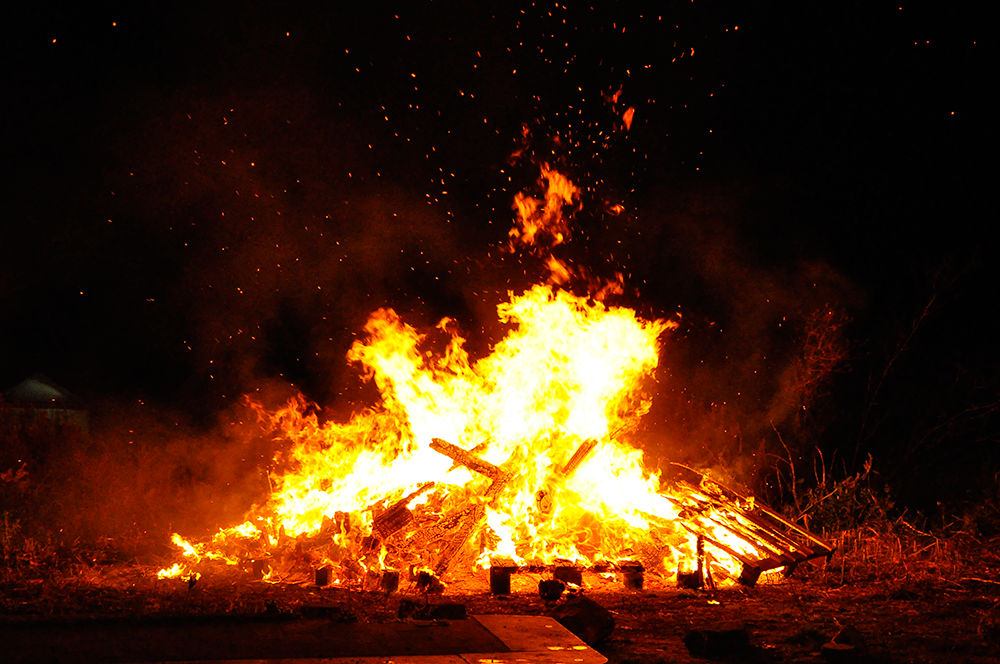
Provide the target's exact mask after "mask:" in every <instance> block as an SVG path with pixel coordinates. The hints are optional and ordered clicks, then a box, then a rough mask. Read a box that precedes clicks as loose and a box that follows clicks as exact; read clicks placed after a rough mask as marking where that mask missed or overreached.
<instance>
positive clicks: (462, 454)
mask: <svg viewBox="0 0 1000 664" xmlns="http://www.w3.org/2000/svg"><path fill="white" fill-rule="evenodd" d="M430 448H431V449H432V450H434V451H435V452H439V453H440V454H443V455H445V456H446V457H449V458H450V459H451V460H452V461H454V462H455V463H457V464H458V465H460V466H464V467H466V468H468V469H469V470H474V471H476V472H477V473H479V474H480V475H485V476H486V477H488V478H490V479H491V480H493V482H494V483H496V482H497V481H498V480H501V479H506V473H504V471H503V470H501V468H500V467H499V466H494V465H493V464H492V463H490V462H489V461H486V460H485V459H481V458H479V457H478V456H476V455H475V454H473V453H472V452H470V451H468V450H466V449H463V448H461V447H459V446H458V445H452V444H451V443H449V442H448V441H446V440H441V439H440V438H432V439H431V444H430Z"/></svg>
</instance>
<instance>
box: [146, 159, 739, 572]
mask: <svg viewBox="0 0 1000 664" xmlns="http://www.w3.org/2000/svg"><path fill="white" fill-rule="evenodd" d="M542 180H543V181H547V183H548V192H547V193H546V195H545V200H544V201H541V200H536V199H533V198H531V197H529V196H524V195H519V196H518V199H517V203H516V205H517V208H518V210H519V213H520V214H519V221H518V227H517V228H516V229H515V230H514V231H512V233H511V236H512V238H514V239H515V240H518V241H520V242H523V243H529V244H536V243H537V241H538V240H539V238H540V236H541V235H542V234H546V235H547V236H550V237H549V241H550V243H551V245H552V246H554V245H556V244H559V243H561V242H563V241H564V240H565V239H566V238H567V237H568V233H569V231H568V226H567V224H566V222H565V220H564V219H563V218H562V216H561V215H562V207H563V206H564V205H566V204H570V203H574V202H578V201H579V192H578V191H577V189H576V188H575V186H574V185H573V183H572V182H570V181H569V180H568V179H567V178H565V177H564V176H562V175H559V174H558V173H556V172H555V171H552V170H550V169H548V168H547V167H543V169H542ZM536 246H537V244H536ZM552 261H555V262H556V263H558V261H556V259H554V258H550V270H551V263H552ZM497 310H498V311H497V313H498V315H499V319H500V321H501V322H502V323H504V324H506V325H507V326H508V329H509V331H508V332H507V334H506V336H505V337H504V338H503V339H501V340H500V341H499V342H498V343H497V344H496V345H495V346H494V347H493V350H492V352H491V353H490V354H489V355H487V356H485V357H482V358H480V359H478V360H475V361H473V360H472V359H471V358H470V357H469V354H468V353H467V352H466V350H465V348H464V339H463V338H462V337H461V336H459V335H458V334H457V333H456V332H455V331H454V330H453V328H454V325H453V324H452V322H451V321H449V320H448V319H445V320H442V321H441V322H440V324H439V325H438V326H437V330H434V331H431V332H429V333H427V334H422V333H420V332H418V331H417V330H415V329H414V328H413V327H411V326H410V325H408V324H406V323H405V322H404V321H402V320H401V319H400V317H399V316H398V315H397V314H396V313H395V312H394V311H392V310H391V309H381V310H378V311H376V312H375V313H373V314H372V315H371V317H370V319H369V321H368V323H367V325H366V326H365V333H366V336H365V337H364V339H363V340H359V341H357V342H355V344H354V345H353V347H352V348H351V350H350V352H349V353H348V359H349V360H350V361H351V362H353V363H356V364H357V365H358V366H360V367H361V368H362V369H363V370H364V372H365V374H366V376H367V377H368V378H370V379H371V380H374V382H375V384H376V385H377V386H378V389H379V391H380V393H381V404H380V406H379V407H377V408H375V409H371V410H367V411H365V412H363V413H360V414H358V415H356V416H355V417H354V418H352V419H351V420H350V421H349V422H347V423H335V422H323V423H321V422H320V421H319V420H318V418H317V416H316V414H315V410H314V409H307V408H306V405H307V404H305V402H304V401H303V400H302V399H299V400H296V401H293V402H292V403H290V404H289V405H288V406H287V407H286V408H284V409H283V410H280V411H278V412H276V413H263V415H264V417H265V418H266V419H267V422H268V423H269V425H270V426H272V427H274V428H275V429H277V430H278V431H279V432H280V434H281V436H282V437H284V438H285V439H286V440H287V441H290V448H289V450H288V451H287V453H286V454H285V455H284V456H283V457H282V458H281V459H280V461H281V464H280V467H281V468H282V469H283V470H282V471H281V472H275V473H274V474H273V475H272V484H273V492H272V494H271V495H270V497H269V498H268V500H267V502H266V503H265V504H264V505H262V506H260V507H255V508H254V509H253V510H252V511H251V513H250V514H249V515H248V518H247V521H246V522H245V523H244V524H242V525H240V526H237V527H235V528H229V529H226V530H223V531H220V532H219V533H217V534H216V535H215V536H214V537H213V538H212V540H211V541H210V542H203V543H197V544H191V543H189V542H187V541H186V540H184V539H183V538H181V537H179V536H175V540H174V541H175V543H176V544H177V545H178V546H179V547H181V548H182V549H183V550H184V554H185V556H186V558H187V559H188V560H192V559H194V560H198V559H200V558H202V557H208V558H214V559H219V560H225V561H227V562H229V563H234V564H235V563H239V562H240V561H246V560H248V559H254V558H256V559H259V558H262V557H266V556H268V555H270V556H271V558H272V561H273V562H274V563H275V565H276V566H278V567H280V565H279V561H278V560H277V558H279V557H282V556H284V557H283V558H282V560H283V561H284V564H285V567H286V568H288V567H290V566H291V564H292V562H294V561H292V562H289V560H290V558H294V557H295V556H289V555H288V554H287V552H289V551H293V550H294V551H295V552H296V554H295V555H298V556H304V557H306V558H308V560H309V563H310V564H311V565H312V566H314V567H315V566H318V565H329V566H331V567H332V568H333V570H334V577H335V582H336V583H347V582H351V581H353V580H357V579H359V578H363V576H364V572H365V570H369V571H371V570H380V569H385V568H388V567H395V568H404V567H405V566H411V568H412V567H425V568H430V569H435V570H436V571H438V572H439V573H440V572H442V571H444V570H445V569H449V567H448V566H449V565H450V564H451V562H452V561H453V560H465V561H466V563H470V564H471V563H472V562H478V563H479V564H480V565H482V566H488V565H489V564H490V560H491V559H494V558H496V557H504V558H508V559H511V560H513V561H514V562H516V563H531V564H551V563H554V562H556V561H560V560H562V561H572V562H574V563H577V564H594V563H598V562H602V561H608V562H614V561H619V560H623V559H642V560H643V564H645V565H646V566H647V568H648V567H650V566H652V567H653V568H654V569H658V570H660V571H663V572H665V573H667V574H668V575H669V574H670V573H672V572H674V571H676V570H677V568H678V566H679V565H680V566H684V565H690V566H693V565H694V560H695V557H696V556H697V553H696V551H695V548H696V545H695V537H694V535H692V534H691V532H689V530H686V529H684V528H683V527H679V526H677V525H675V524H676V522H677V521H679V511H680V510H681V507H680V502H681V501H680V499H678V498H676V497H670V496H668V495H666V494H664V493H662V492H661V487H660V481H659V477H658V476H657V474H656V473H653V472H650V471H649V470H648V469H646V467H645V466H644V463H643V455H642V452H641V451H639V450H638V449H635V448H634V447H632V446H630V445H629V444H627V443H626V442H624V441H625V440H626V439H627V434H628V432H629V431H630V430H631V429H632V428H633V427H634V425H635V424H636V422H637V420H638V419H639V418H640V417H641V416H642V415H643V414H644V413H645V412H646V411H647V410H648V407H649V402H648V400H647V399H646V398H645V397H644V395H643V392H642V389H641V388H642V383H643V381H644V380H647V379H649V378H650V376H651V374H652V372H653V370H654V368H655V367H656V365H657V360H658V356H659V352H660V346H659V344H660V341H659V339H660V336H661V334H662V333H663V332H664V331H665V330H667V329H669V328H670V327H672V324H671V323H669V322H666V321H663V320H652V321H647V320H643V319H641V318H639V317H638V316H636V314H635V312H634V311H632V310H630V309H627V308H622V307H609V306H606V305H605V304H603V303H602V302H600V301H595V300H592V299H589V298H586V297H581V296H577V295H573V294H572V293H570V292H568V291H566V290H561V289H557V288H554V287H552V286H543V285H539V286H535V287H533V288H531V289H529V290H528V291H526V292H524V293H521V294H519V295H515V294H513V293H510V294H509V298H508V300H507V301H506V302H503V303H502V304H500V305H499V306H498V308H497ZM438 338H443V339H444V340H445V343H444V350H443V351H441V352H437V353H435V352H433V351H432V350H431V346H433V345H434V344H433V342H434V341H440V339H438ZM440 345H441V344H440V343H438V346H440ZM684 500H687V501H691V500H697V496H693V495H691V494H688V495H686V496H685V497H684ZM689 517H690V515H689ZM702 525H703V526H704V525H705V524H702ZM724 538H725V534H720V535H719V540H722V539H724ZM730 539H731V538H730ZM292 544H295V545H296V546H291V545H292ZM722 544H723V545H724V546H725V547H726V548H729V549H731V550H732V551H736V552H740V551H743V550H745V549H747V548H748V547H747V545H745V544H744V543H742V542H739V541H725V542H722ZM282 552H284V553H282ZM716 553H717V555H716V556H715V558H714V559H713V560H712V561H710V562H714V563H716V564H718V565H720V570H722V571H724V570H726V569H729V570H732V569H733V568H735V567H736V566H737V564H738V563H737V562H736V561H735V559H733V558H732V556H731V555H730V554H723V553H722V551H721V550H719V551H717V552H716ZM726 558H728V560H725V559H726ZM300 562H301V561H300ZM183 569H184V568H183V567H176V566H175V568H174V569H172V570H171V573H172V575H174V576H176V575H179V574H181V573H182V571H183ZM450 569H454V568H450ZM166 572H167V571H166V570H165V573H166ZM261 573H263V571H262V572H261Z"/></svg>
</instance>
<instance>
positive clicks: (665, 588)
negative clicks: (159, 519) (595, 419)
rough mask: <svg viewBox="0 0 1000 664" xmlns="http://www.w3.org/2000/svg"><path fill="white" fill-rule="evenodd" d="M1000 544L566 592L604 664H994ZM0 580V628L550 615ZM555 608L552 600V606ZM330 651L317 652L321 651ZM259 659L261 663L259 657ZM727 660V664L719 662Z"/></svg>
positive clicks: (201, 585) (527, 605)
mask: <svg viewBox="0 0 1000 664" xmlns="http://www.w3.org/2000/svg"><path fill="white" fill-rule="evenodd" d="M996 544H1000V542H993V543H986V544H983V545H982V546H979V547H977V548H976V549H975V551H966V552H965V553H964V555H963V557H962V560H961V561H960V564H959V562H956V560H955V558H954V556H953V557H951V558H950V559H948V560H947V561H944V560H943V559H942V558H941V557H940V556H938V557H937V558H933V557H924V559H922V560H920V561H916V560H914V559H910V560H907V559H905V558H900V559H898V560H895V561H892V560H883V561H881V562H879V564H878V565H874V564H871V563H870V564H868V565H867V566H865V567H862V566H859V565H855V566H854V567H850V568H849V567H847V566H845V565H844V564H843V562H842V563H841V565H840V566H839V567H838V564H837V559H834V561H833V562H832V563H830V564H829V565H828V564H825V563H822V562H821V563H820V564H818V565H808V566H804V568H800V569H799V570H798V571H797V572H796V574H795V575H793V576H792V577H791V578H790V579H787V580H785V579H775V580H773V582H762V583H761V584H759V585H758V586H756V587H754V588H743V587H740V586H734V587H729V588H722V589H719V590H717V591H715V592H711V593H710V592H707V591H703V590H698V591H694V590H685V589H679V588H676V587H673V586H671V585H669V584H666V583H664V582H662V581H661V580H660V579H658V578H656V577H653V576H651V575H647V577H646V583H645V587H644V588H643V589H642V590H639V591H629V590H625V588H624V586H623V585H622V583H621V581H620V580H619V579H614V578H607V577H603V576H601V575H598V574H591V573H586V574H585V575H584V579H583V588H582V590H581V591H580V593H581V594H582V595H583V596H585V597H588V598H590V599H593V600H594V601H596V602H597V603H599V604H600V605H602V606H603V607H605V608H607V609H608V610H609V611H610V612H611V614H612V615H613V617H614V620H615V623H616V626H615V629H614V632H613V633H612V635H611V636H610V637H609V638H608V639H606V640H605V641H603V642H601V643H598V644H596V645H595V648H596V649H597V650H599V651H600V652H601V653H602V654H604V655H605V656H606V657H607V658H608V659H609V660H610V661H611V662H615V663H621V664H625V663H634V664H638V663H667V662H691V661H705V660H699V659H696V658H694V657H692V655H691V654H690V653H689V652H688V649H687V647H686V646H685V645H684V641H683V639H684V636H685V634H687V633H688V632H689V631H690V630H706V629H707V630H720V629H727V628H738V629H745V630H746V632H747V633H748V634H749V638H750V644H751V648H750V649H749V650H745V651H743V652H742V654H740V655H739V656H738V657H736V658H735V661H755V662H823V661H830V657H831V655H835V654H837V653H830V652H824V651H823V645H824V644H825V643H827V642H829V641H830V640H831V639H832V638H833V637H834V636H835V635H836V634H837V633H838V632H840V631H841V629H842V628H845V627H849V628H850V629H851V631H853V633H854V635H855V636H854V638H855V640H856V641H857V639H858V638H859V637H860V640H861V643H860V644H858V645H860V647H858V648H856V649H855V650H854V651H852V653H851V656H852V657H857V655H859V654H861V655H863V656H861V657H860V658H859V659H856V661H870V662H949V663H950V662H955V663H959V662H962V663H966V662H967V663H983V664H985V663H987V662H990V663H993V662H997V661H1000V636H998V635H997V632H996V630H997V629H998V624H1000V620H998V616H1000V556H998V555H997V554H996V553H995V552H994V549H995V548H996V546H995V545H996ZM36 572H37V573H35V574H33V575H30V574H28V575H20V576H19V577H18V578H16V579H11V578H8V579H7V580H6V581H4V582H3V583H0V631H3V630H11V629H18V627H19V626H20V627H21V628H24V627H25V626H27V625H29V624H30V625H31V626H32V629H35V630H37V629H38V628H39V626H40V625H45V624H57V623H61V624H66V622H67V621H70V622H74V623H76V622H79V621H85V620H90V619H104V618H129V619H131V618H148V617H154V618H160V617H178V616H180V617H187V618H197V617H205V618H206V619H207V618H209V617H213V618H218V617H219V616H227V617H229V618H234V617H235V618H246V619H247V620H253V619H255V618H256V617H260V616H268V615H270V616H278V617H282V618H286V619H292V620H294V619H296V617H298V616H306V617H310V618H315V617H316V616H322V617H324V618H328V619H330V620H334V621H362V622H377V623H392V622H394V621H398V620H400V618H399V617H398V612H399V606H400V603H401V602H402V601H404V600H411V601H412V600H416V601H418V602H429V603H430V604H440V603H445V602H455V603H461V604H463V605H465V607H466V610H467V612H468V613H470V614H497V613H506V614H525V615H543V614H547V613H548V612H550V611H551V610H552V609H553V607H554V606H555V605H554V604H553V603H552V602H549V603H546V602H544V601H542V599H541V597H540V596H539V594H538V582H539V581H540V580H542V579H543V578H545V577H544V576H543V575H541V574H530V573H519V574H516V575H514V576H513V577H512V594H511V596H509V597H496V596H492V595H490V593H489V584H488V578H487V573H486V572H477V573H474V574H469V575H466V576H464V577H462V578H461V579H456V578H454V577H452V578H449V577H447V576H446V577H445V582H446V588H445V590H444V593H443V594H441V595H431V596H425V595H421V594H419V593H418V592H417V590H416V588H415V587H414V585H413V584H408V583H406V582H405V581H404V582H403V583H402V584H401V586H400V589H399V591H398V592H395V593H392V594H386V593H384V592H379V591H358V590H346V589H341V588H331V587H326V588H320V587H317V586H315V585H314V584H310V583H298V584H291V583H284V584H272V583H264V582H261V581H252V580H250V579H249V578H248V576H247V575H246V574H245V573H243V572H241V571H239V570H237V569H234V568H231V567H230V568H227V567H225V566H219V567H215V568H208V569H206V571H205V572H204V573H203V575H202V577H201V579H200V580H198V581H197V582H196V583H195V584H194V585H193V586H192V585H190V584H189V582H187V581H183V580H157V579H156V577H155V572H154V567H151V566H144V565H139V564H135V563H133V564H123V563H116V564H105V565H97V566H94V567H84V568H74V569H63V570H60V569H58V568H56V569H51V568H50V569H45V570H37V571H36ZM560 601H565V598H563V599H562V600H560ZM332 654H333V653H331V655H332ZM262 655H263V653H262ZM731 661H732V660H731Z"/></svg>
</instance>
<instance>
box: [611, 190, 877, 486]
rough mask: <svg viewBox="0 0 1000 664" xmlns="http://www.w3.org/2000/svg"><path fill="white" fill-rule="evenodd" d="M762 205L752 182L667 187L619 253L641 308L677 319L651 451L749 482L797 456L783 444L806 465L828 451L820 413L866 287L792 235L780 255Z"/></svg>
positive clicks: (652, 199)
mask: <svg viewBox="0 0 1000 664" xmlns="http://www.w3.org/2000/svg"><path fill="white" fill-rule="evenodd" d="M755 195H756V191H755V188H754V187H753V186H750V185H747V184H743V183H740V184H735V185H728V186H724V185H716V186H707V185H704V184H698V183H694V182H684V181H677V180H673V181H672V180H669V179H667V180H665V181H663V182H661V184H660V185H659V186H658V187H656V188H654V189H653V190H652V191H650V192H649V193H648V194H647V195H646V196H645V197H644V202H643V204H642V205H640V206H637V210H636V211H635V213H634V217H633V219H632V220H631V223H630V228H629V231H628V232H622V233H621V239H622V246H621V249H620V250H619V251H622V252H625V253H626V255H627V256H629V265H630V270H631V273H632V283H633V284H635V283H636V282H637V281H638V282H639V283H641V284H642V285H641V286H639V290H640V291H641V294H640V296H639V297H637V298H636V299H637V301H638V302H639V305H638V306H640V307H645V308H646V309H647V310H652V311H656V310H659V311H663V312H666V311H671V310H673V311H676V313H677V315H678V317H679V321H680V327H679V329H678V330H676V331H675V332H673V333H672V334H669V335H666V337H665V339H664V345H663V352H662V358H661V364H660V367H659V369H658V374H657V381H658V388H657V391H658V394H657V398H656V399H655V400H654V406H653V410H652V412H651V413H650V415H649V416H648V417H647V432H646V440H647V442H646V449H647V453H648V454H650V455H652V456H653V457H654V458H658V459H659V460H660V462H661V463H664V462H679V463H684V464H693V465H697V466H699V467H715V468H716V469H717V470H718V471H719V472H722V473H723V474H725V475H726V476H728V477H730V478H732V479H736V480H738V481H742V482H745V483H747V484H754V483H756V482H757V481H759V480H760V477H759V476H760V475H763V474H766V473H767V471H768V469H769V468H770V467H771V466H773V464H774V458H775V456H776V455H777V456H780V457H783V458H787V455H788V452H786V451H784V450H783V448H782V441H784V443H786V444H790V446H791V454H793V455H796V456H798V455H800V454H801V452H802V451H803V448H804V449H805V450H807V451H808V450H811V449H812V447H813V446H814V445H816V444H818V443H819V439H818V435H819V434H820V433H821V432H822V426H823V423H822V421H821V420H817V419H815V418H814V417H813V413H814V411H816V410H817V409H818V408H822V406H823V403H824V402H823V396H824V394H825V392H824V389H825V386H826V385H827V384H828V381H829V378H830V376H831V375H832V373H833V372H836V371H839V370H842V369H844V367H845V361H846V360H847V359H848V354H849V351H850V342H849V340H848V338H847V337H846V336H845V325H846V324H847V322H848V320H849V317H850V314H851V312H852V311H853V310H854V309H855V308H856V307H858V306H859V305H860V304H861V297H860V294H859V292H858V290H857V288H856V287H854V286H853V285H852V284H851V283H850V281H849V280H848V279H846V278H845V277H844V276H843V275H841V274H840V273H839V272H838V271H837V270H836V269H834V268H833V267H832V266H830V265H829V264H828V263H826V262H825V261H823V260H821V259H819V258H816V257H811V256H809V255H808V253H807V252H806V251H804V250H803V249H802V248H801V246H799V247H796V246H795V241H794V240H795V238H791V239H789V238H782V239H779V240H777V242H778V243H779V244H780V249H779V250H777V251H775V249H774V248H773V247H772V246H770V244H769V243H770V242H772V241H773V239H772V238H769V237H768V236H767V234H766V232H762V230H761V229H760V228H759V227H757V226H756V225H755V224H756V222H758V220H755V219H754V218H753V211H752V210H753V199H754V196H755ZM790 240H791V241H790ZM784 252H787V253H784ZM776 253H781V254H783V255H781V256H780V258H778V259H776V260H775V259H771V258H770V256H772V255H774V254H776ZM779 436H781V437H782V438H781V439H780V440H779Z"/></svg>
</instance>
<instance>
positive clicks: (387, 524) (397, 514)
mask: <svg viewBox="0 0 1000 664" xmlns="http://www.w3.org/2000/svg"><path fill="white" fill-rule="evenodd" d="M433 486H434V482H425V483H424V484H421V485H420V486H419V487H418V488H417V489H416V490H415V491H412V492H411V493H409V494H407V495H406V496H403V497H402V498H401V499H399V500H398V501H396V503H395V504H394V505H393V506H392V507H390V508H389V509H387V510H385V511H384V512H381V513H380V514H378V515H377V516H376V517H375V518H374V519H372V527H373V528H374V529H375V530H376V531H377V532H378V534H379V535H381V536H382V539H388V538H389V536H390V535H392V534H393V533H395V532H397V531H398V530H400V529H401V528H402V527H403V526H405V525H406V524H408V523H409V522H410V521H413V512H411V511H410V509H409V508H408V507H407V505H408V504H409V502H410V501H411V500H413V499H414V498H416V497H417V496H419V495H420V494H422V493H423V492H425V491H427V490H428V489H430V488H431V487H433Z"/></svg>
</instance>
